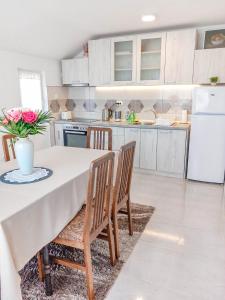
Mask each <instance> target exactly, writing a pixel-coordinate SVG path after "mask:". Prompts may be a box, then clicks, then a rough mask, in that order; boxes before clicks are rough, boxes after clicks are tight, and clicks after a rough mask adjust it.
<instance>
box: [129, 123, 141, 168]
mask: <svg viewBox="0 0 225 300" xmlns="http://www.w3.org/2000/svg"><path fill="white" fill-rule="evenodd" d="M140 136H141V134H140V128H125V144H126V143H129V142H132V141H136V148H135V155H134V167H135V168H139V167H140Z"/></svg>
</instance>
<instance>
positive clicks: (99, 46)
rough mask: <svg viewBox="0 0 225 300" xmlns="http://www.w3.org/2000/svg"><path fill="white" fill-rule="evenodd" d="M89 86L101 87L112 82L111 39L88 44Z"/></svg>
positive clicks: (92, 41) (93, 41)
mask: <svg viewBox="0 0 225 300" xmlns="http://www.w3.org/2000/svg"><path fill="white" fill-rule="evenodd" d="M88 56H89V84H90V85H91V86H101V85H104V84H110V82H111V39H100V40H91V41H89V42H88Z"/></svg>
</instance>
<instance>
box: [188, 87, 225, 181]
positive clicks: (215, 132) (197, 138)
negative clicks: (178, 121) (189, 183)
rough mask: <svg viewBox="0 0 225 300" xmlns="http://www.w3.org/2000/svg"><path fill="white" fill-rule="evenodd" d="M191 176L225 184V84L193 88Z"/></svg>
mask: <svg viewBox="0 0 225 300" xmlns="http://www.w3.org/2000/svg"><path fill="white" fill-rule="evenodd" d="M192 103H193V104H192V116H191V133H190V145H189V156H188V172H187V178H188V179H192V180H198V181H204V182H213V183H224V172H225V87H198V88H195V89H194V90H193V97H192Z"/></svg>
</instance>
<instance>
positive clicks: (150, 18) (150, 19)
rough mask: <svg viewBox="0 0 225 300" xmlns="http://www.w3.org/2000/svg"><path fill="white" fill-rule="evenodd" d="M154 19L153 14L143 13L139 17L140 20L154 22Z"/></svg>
mask: <svg viewBox="0 0 225 300" xmlns="http://www.w3.org/2000/svg"><path fill="white" fill-rule="evenodd" d="M155 19H156V16H155V15H144V16H142V17H141V20H142V22H154V21H155Z"/></svg>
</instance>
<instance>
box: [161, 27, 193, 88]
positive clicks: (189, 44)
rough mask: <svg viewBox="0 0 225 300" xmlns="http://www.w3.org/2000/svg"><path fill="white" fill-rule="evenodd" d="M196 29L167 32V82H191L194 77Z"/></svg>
mask: <svg viewBox="0 0 225 300" xmlns="http://www.w3.org/2000/svg"><path fill="white" fill-rule="evenodd" d="M195 47H196V29H185V30H178V31H170V32H167V38H166V64H165V83H166V84H176V83H178V84H191V83H192V78H193V64H194V52H195Z"/></svg>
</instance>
